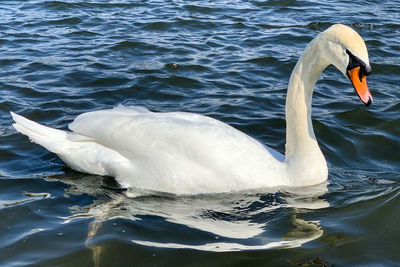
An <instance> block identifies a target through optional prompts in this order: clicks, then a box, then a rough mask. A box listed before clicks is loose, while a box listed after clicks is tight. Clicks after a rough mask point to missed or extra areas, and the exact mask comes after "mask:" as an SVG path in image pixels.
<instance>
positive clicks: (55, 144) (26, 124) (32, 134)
mask: <svg viewBox="0 0 400 267" xmlns="http://www.w3.org/2000/svg"><path fill="white" fill-rule="evenodd" d="M10 113H11V116H12V118H13V120H14V121H15V123H14V124H13V126H14V128H15V129H16V130H17V131H18V132H20V133H22V134H24V135H26V136H28V137H29V139H30V140H31V141H32V142H34V143H37V144H39V145H41V146H43V147H44V148H46V149H47V150H49V151H51V152H53V153H56V154H60V153H61V152H62V149H63V145H62V144H65V143H66V142H65V141H67V133H66V132H65V131H62V130H57V129H53V128H50V127H46V126H43V125H40V124H39V123H36V122H34V121H31V120H28V119H27V118H24V117H22V116H20V115H18V114H15V113H14V112H10Z"/></svg>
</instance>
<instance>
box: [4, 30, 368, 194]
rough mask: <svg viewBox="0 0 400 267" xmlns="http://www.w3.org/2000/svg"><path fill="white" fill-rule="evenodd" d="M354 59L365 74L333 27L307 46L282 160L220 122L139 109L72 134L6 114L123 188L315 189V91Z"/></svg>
mask: <svg viewBox="0 0 400 267" xmlns="http://www.w3.org/2000/svg"><path fill="white" fill-rule="evenodd" d="M346 52H347V53H346ZM349 53H350V54H351V55H350V54H349ZM352 60H353V61H354V60H356V61H357V60H358V61H359V62H358V63H360V64H358V65H357V64H356V65H357V66H361V67H362V68H363V70H364V72H366V74H369V73H368V72H369V61H368V54H367V50H366V47H365V44H364V42H363V41H362V39H361V37H360V36H359V35H358V34H357V33H356V32H355V31H353V30H352V29H350V28H348V27H346V26H343V25H335V26H332V27H331V28H329V29H328V30H326V31H325V32H323V33H321V34H320V35H318V36H317V37H316V38H315V39H314V40H313V41H312V42H311V43H310V44H309V45H308V46H307V48H306V50H305V51H304V53H303V56H302V57H301V58H300V59H299V61H298V63H297V65H296V67H295V69H294V70H293V73H292V75H291V77H290V81H289V87H288V96H287V101H286V121H287V134H286V141H287V142H286V155H285V156H284V155H282V154H280V153H278V152H276V151H274V150H272V149H269V148H266V147H265V146H263V145H262V144H261V143H259V142H258V141H257V140H255V139H253V138H252V137H250V136H248V135H246V134H244V133H242V132H240V131H238V130H236V129H234V128H232V127H231V126H229V125H227V124H225V123H223V122H220V121H218V120H215V119H212V118H209V117H206V116H202V115H197V114H192V113H183V112H173V113H154V112H150V111H148V110H147V109H145V108H140V107H130V108H127V107H124V106H118V107H116V108H114V109H110V110H100V111H94V112H88V113H84V114H81V115H79V116H78V117H77V118H76V119H75V120H74V122H72V123H71V124H70V125H69V128H70V130H71V131H72V132H65V131H61V130H56V129H52V128H48V127H45V126H42V125H39V124H37V123H35V122H32V121H29V120H27V119H25V118H23V117H21V116H19V115H16V114H12V115H13V118H14V120H15V124H14V127H15V128H16V129H17V130H18V131H19V132H21V133H23V134H25V135H27V136H29V137H30V139H31V140H32V141H33V142H35V143H38V144H40V145H42V146H43V147H45V148H46V149H48V150H49V151H51V152H54V153H56V154H57V155H58V156H59V157H60V158H61V159H62V160H63V161H64V162H65V163H67V164H68V165H69V166H70V167H71V168H73V169H75V170H78V171H82V172H87V173H91V174H98V175H109V176H113V177H116V179H117V181H118V182H119V183H121V184H122V185H123V186H126V187H135V188H140V189H147V190H155V191H164V192H170V193H176V194H197V193H215V192H227V191H238V190H247V189H255V188H261V187H274V186H307V185H313V184H318V183H321V182H324V181H325V180H326V179H327V177H328V169H327V165H326V161H325V158H324V156H323V154H322V152H321V150H320V149H319V146H318V143H317V141H316V139H315V135H314V131H313V127H312V123H311V98H312V91H313V87H314V85H315V83H316V81H317V79H318V77H319V75H320V74H321V72H322V71H323V70H324V69H325V68H326V67H327V66H328V65H330V64H333V65H335V66H336V67H337V68H338V69H339V70H341V71H342V72H343V73H344V74H346V73H347V74H348V75H349V77H350V71H353V70H352V69H351V70H349V66H350V63H351V62H352ZM356 63H357V62H356ZM354 64H355V63H354V62H353V65H354ZM346 68H347V69H346ZM357 73H358V72H357ZM361 74H362V73H361V72H360V81H359V83H361V82H362V75H361ZM351 75H353V74H351ZM354 75H356V74H354ZM352 82H353V84H354V83H355V81H354V80H353V78H352ZM354 86H355V87H356V90H357V91H358V92H359V95H360V98H361V99H362V100H363V101H364V102H365V103H367V102H368V103H369V102H370V101H371V100H372V97H371V96H370V94H369V91H368V89H366V90H367V91H366V92H364V91H363V92H361V93H360V91H359V89H358V88H357V86H356V85H354ZM365 86H366V84H365Z"/></svg>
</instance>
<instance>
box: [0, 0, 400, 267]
mask: <svg viewBox="0 0 400 267" xmlns="http://www.w3.org/2000/svg"><path fill="white" fill-rule="evenodd" d="M0 17H1V18H2V19H1V20H0V73H1V76H0V77H1V78H0V92H1V97H0V116H1V125H0V127H1V128H0V130H1V131H0V133H1V137H0V159H1V160H0V265H2V266H24V265H37V266H187V265H190V266H320V265H326V266H331V265H335V266H357V265H359V266H365V265H371V266H377V265H378V266H379V265H380V266H395V265H400V248H399V243H398V242H399V241H398V240H399V239H400V234H399V231H398V225H399V223H400V216H399V211H400V167H399V162H400V153H399V151H400V145H399V143H400V112H399V110H400V100H399V98H400V86H399V77H400V65H399V56H398V55H399V52H400V41H399V35H400V5H399V3H398V2H397V1H357V2H354V1H323V2H316V1H127V0H120V1H100V0H98V1H79V0H76V1H43V0H40V1H2V2H1V4H0ZM334 23H343V24H347V25H349V26H351V27H353V28H354V29H355V30H356V31H358V32H359V33H360V35H361V36H362V37H363V38H364V40H365V41H366V44H367V47H368V50H369V57H370V61H371V65H372V69H373V74H372V75H371V76H369V77H368V85H369V88H370V90H371V93H372V94H373V96H374V100H375V101H374V103H373V104H372V105H371V106H370V107H368V108H367V107H365V106H364V105H363V104H362V103H361V102H360V101H359V99H358V97H357V96H356V94H355V92H354V89H353V88H352V86H351V85H350V83H349V81H348V80H347V79H346V78H345V77H343V75H342V74H340V73H339V71H337V70H336V69H335V68H333V67H329V68H328V69H327V70H326V71H325V72H324V73H323V74H322V76H321V79H320V80H319V82H318V84H317V86H316V90H315V93H314V98H313V123H314V129H315V133H316V136H317V138H318V141H319V144H320V147H321V149H322V151H323V153H324V155H325V157H326V159H327V161H328V166H329V185H328V189H329V191H328V192H327V193H325V194H323V195H317V196H316V195H313V194H311V193H310V194H309V196H304V195H303V196H299V195H297V194H295V193H293V192H283V191H280V192H254V193H242V194H240V193H237V194H219V195H211V196H207V195H205V196H194V197H179V196H170V195H155V196H143V197H139V198H128V197H127V196H126V195H125V194H124V192H123V191H121V190H118V185H117V184H116V182H115V181H114V180H113V179H112V178H108V177H98V176H93V175H85V174H81V173H78V172H74V171H72V170H70V169H68V168H66V167H65V165H64V164H63V163H62V161H61V160H59V159H58V158H57V157H56V156H55V155H54V154H51V153H49V152H48V151H46V150H44V149H43V148H42V147H40V146H38V145H35V144H32V143H30V142H29V141H28V139H27V138H26V137H25V136H23V135H21V134H19V133H17V132H16V131H15V130H14V128H13V127H12V126H11V124H12V120H11V116H10V114H9V111H10V110H12V111H14V112H17V113H19V114H21V115H24V116H26V117H28V118H30V119H33V120H35V121H38V122H40V123H43V124H45V125H49V126H54V127H57V128H61V129H66V128H67V125H68V123H70V122H71V121H72V120H73V118H74V117H75V116H77V115H78V114H80V113H82V112H87V111H92V110H99V109H103V108H111V107H114V106H116V105H118V104H121V103H122V104H127V105H141V106H145V107H147V108H149V109H151V110H154V111H178V110H180V111H189V112H196V113H201V114H204V115H208V116H211V117H214V118H217V119H220V120H222V121H224V122H226V123H229V124H231V125H233V126H234V127H236V128H238V129H240V130H242V131H244V132H245V133H247V134H249V135H251V136H253V137H256V138H258V139H259V140H261V142H263V143H264V144H265V145H267V146H270V147H272V148H274V149H276V150H278V151H280V152H283V151H284V143H285V140H284V137H285V119H284V104H285V95H286V88H287V83H288V79H289V76H290V73H291V70H292V68H293V67H294V65H295V63H296V61H297V59H298V58H299V56H300V55H301V53H302V51H303V49H304V48H305V46H306V45H307V43H308V42H310V41H311V40H312V38H313V37H315V36H316V35H317V34H318V33H320V32H321V31H323V30H325V29H326V28H328V27H329V26H330V25H332V24H334ZM304 190H311V191H312V189H304ZM305 193H306V195H307V192H305Z"/></svg>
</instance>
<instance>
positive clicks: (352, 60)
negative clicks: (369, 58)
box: [346, 50, 371, 81]
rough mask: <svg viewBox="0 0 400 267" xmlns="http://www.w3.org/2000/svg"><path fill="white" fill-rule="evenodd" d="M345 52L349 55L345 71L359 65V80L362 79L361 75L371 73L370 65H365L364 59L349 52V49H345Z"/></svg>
mask: <svg viewBox="0 0 400 267" xmlns="http://www.w3.org/2000/svg"><path fill="white" fill-rule="evenodd" d="M346 53H347V54H348V55H349V65H347V71H349V70H352V69H354V68H357V67H360V72H359V76H360V81H362V77H365V76H368V75H370V74H371V67H370V66H367V65H366V64H365V63H364V61H362V60H361V59H359V58H358V57H357V56H355V55H353V53H351V52H350V51H349V50H346Z"/></svg>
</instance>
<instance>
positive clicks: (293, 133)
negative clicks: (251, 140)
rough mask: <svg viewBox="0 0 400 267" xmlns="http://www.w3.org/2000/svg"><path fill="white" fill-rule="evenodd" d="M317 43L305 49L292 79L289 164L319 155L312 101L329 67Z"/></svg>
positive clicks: (288, 115) (288, 110)
mask: <svg viewBox="0 0 400 267" xmlns="http://www.w3.org/2000/svg"><path fill="white" fill-rule="evenodd" d="M317 41H318V38H317V39H315V40H314V41H313V42H311V43H310V44H309V45H308V46H307V47H306V49H305V51H304V52H303V55H302V56H301V58H300V59H299V61H298V62H297V64H296V66H295V68H294V70H293V72H292V74H291V76H290V81H289V86H288V92H287V98H286V153H285V155H286V159H287V160H288V158H290V157H293V156H294V155H296V154H297V152H302V153H300V154H301V156H302V157H304V154H307V153H309V152H312V151H314V150H316V151H319V153H320V150H319V147H318V144H317V142H316V139H315V135H314V130H313V126H312V121H311V99H312V93H313V90H314V86H315V83H316V82H317V79H318V77H319V76H320V74H321V73H322V71H323V70H324V69H325V68H326V67H327V66H328V65H329V64H328V63H327V62H326V61H325V60H324V59H323V57H322V56H321V52H322V51H321V49H320V46H319V45H318V42H317ZM310 150H312V151H310ZM321 155H322V153H321ZM322 157H323V155H322Z"/></svg>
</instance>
